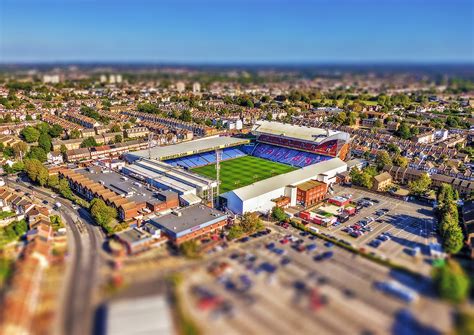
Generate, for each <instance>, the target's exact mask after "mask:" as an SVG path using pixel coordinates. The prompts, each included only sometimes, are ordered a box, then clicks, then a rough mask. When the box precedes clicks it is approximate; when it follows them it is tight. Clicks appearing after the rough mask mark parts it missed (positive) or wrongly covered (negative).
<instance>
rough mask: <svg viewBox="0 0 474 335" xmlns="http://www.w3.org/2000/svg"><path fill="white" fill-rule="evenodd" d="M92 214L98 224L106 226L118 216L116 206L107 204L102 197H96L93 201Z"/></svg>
mask: <svg viewBox="0 0 474 335" xmlns="http://www.w3.org/2000/svg"><path fill="white" fill-rule="evenodd" d="M90 210H91V215H92V217H93V218H94V220H95V221H96V222H97V224H98V225H99V226H101V227H104V228H106V227H107V226H108V225H109V224H110V223H111V222H112V220H114V219H115V218H116V217H117V211H116V210H115V208H113V207H110V206H107V205H106V204H105V202H104V201H103V200H102V199H99V198H94V199H93V200H92V201H91V207H90Z"/></svg>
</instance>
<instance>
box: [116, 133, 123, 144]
mask: <svg viewBox="0 0 474 335" xmlns="http://www.w3.org/2000/svg"><path fill="white" fill-rule="evenodd" d="M122 141H123V138H122V135H120V134H117V135H115V137H114V142H115V143H121V142H122Z"/></svg>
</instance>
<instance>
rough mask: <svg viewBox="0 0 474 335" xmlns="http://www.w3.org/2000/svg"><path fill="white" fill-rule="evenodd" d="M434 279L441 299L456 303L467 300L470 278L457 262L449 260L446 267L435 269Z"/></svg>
mask: <svg viewBox="0 0 474 335" xmlns="http://www.w3.org/2000/svg"><path fill="white" fill-rule="evenodd" d="M433 277H434V278H433V279H434V282H435V284H436V286H437V289H438V293H439V295H440V296H441V298H443V299H446V300H448V301H451V302H454V303H461V302H463V301H465V300H466V298H467V296H468V294H469V286H470V283H469V278H468V276H467V275H466V274H465V273H464V271H463V269H462V267H461V266H460V265H459V264H458V263H457V262H456V261H454V260H448V261H447V262H446V264H445V265H443V266H441V267H439V268H437V269H435V271H434V274H433Z"/></svg>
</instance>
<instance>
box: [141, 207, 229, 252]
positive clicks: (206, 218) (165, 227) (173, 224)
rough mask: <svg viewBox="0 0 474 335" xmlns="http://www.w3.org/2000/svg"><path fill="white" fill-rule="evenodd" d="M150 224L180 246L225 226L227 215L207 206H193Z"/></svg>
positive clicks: (155, 219)
mask: <svg viewBox="0 0 474 335" xmlns="http://www.w3.org/2000/svg"><path fill="white" fill-rule="evenodd" d="M150 223H151V224H152V225H154V226H156V227H157V228H159V229H160V230H161V232H162V233H163V234H165V235H166V236H168V238H169V239H170V240H171V242H173V243H175V244H180V243H183V242H185V241H188V240H191V239H194V238H196V237H203V236H205V235H208V234H211V233H213V232H215V231H217V230H220V229H222V227H224V226H225V225H226V224H227V214H225V213H223V212H221V211H218V210H216V209H213V208H211V207H208V206H204V205H194V206H189V207H184V208H181V209H179V210H175V211H173V212H171V213H170V214H166V215H162V216H160V217H157V218H154V219H152V220H150Z"/></svg>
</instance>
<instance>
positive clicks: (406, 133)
mask: <svg viewBox="0 0 474 335" xmlns="http://www.w3.org/2000/svg"><path fill="white" fill-rule="evenodd" d="M396 134H397V136H399V137H400V138H403V139H404V140H408V139H409V138H410V137H411V131H410V126H409V125H408V124H407V123H405V122H402V123H401V124H400V127H398V130H397V131H396Z"/></svg>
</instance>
